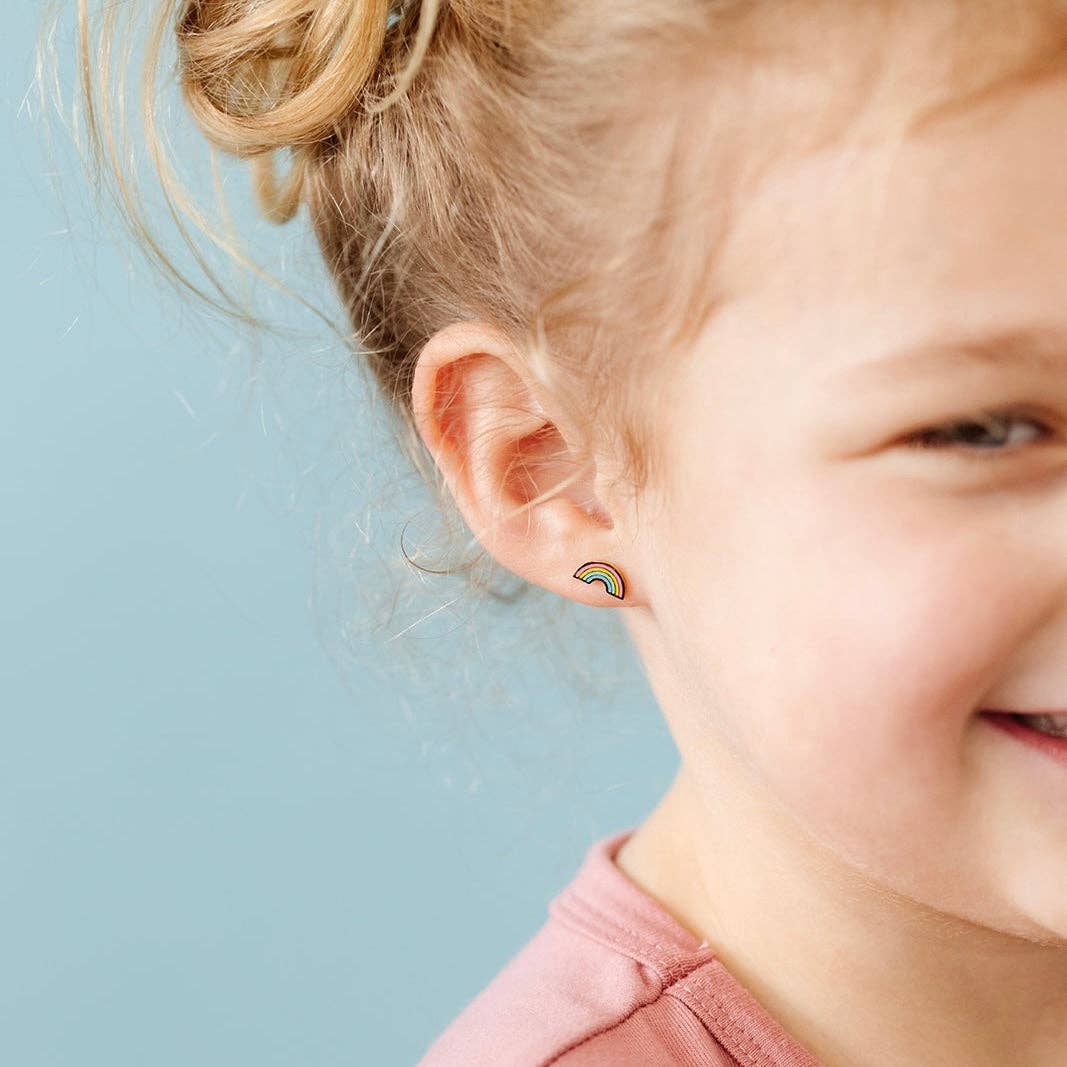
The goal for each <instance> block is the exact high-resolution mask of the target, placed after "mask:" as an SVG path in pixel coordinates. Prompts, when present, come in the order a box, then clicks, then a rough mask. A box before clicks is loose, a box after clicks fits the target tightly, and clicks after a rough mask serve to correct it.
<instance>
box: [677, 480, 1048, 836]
mask: <svg viewBox="0 0 1067 1067" xmlns="http://www.w3.org/2000/svg"><path fill="white" fill-rule="evenodd" d="M789 473H790V477H787V478H786V477H783V478H781V479H780V480H776V481H775V483H774V485H773V488H768V489H767V490H766V491H764V492H761V493H760V494H758V495H756V494H752V493H749V494H747V495H746V496H745V497H744V499H743V500H738V501H736V506H733V504H731V506H729V507H728V508H726V509H721V510H720V511H719V512H718V513H717V514H716V516H715V517H712V516H710V515H709V516H706V517H704V521H703V525H701V522H700V521H697V522H693V521H685V522H681V521H680V522H678V523H676V524H675V528H676V529H679V530H692V529H701V528H702V529H704V530H706V531H714V536H708V537H706V538H705V539H704V543H703V545H700V544H698V543H696V542H695V541H694V543H692V544H691V545H690V546H689V549H688V551H689V552H690V553H691V556H690V558H691V559H694V560H699V562H700V566H698V567H694V568H693V569H692V572H691V573H696V574H699V576H700V577H699V580H698V581H696V582H694V581H687V582H685V583H684V584H683V583H680V582H679V581H678V580H677V578H676V579H675V585H676V588H677V590H678V595H679V600H680V607H681V610H680V611H679V612H678V613H677V616H676V617H677V619H678V620H684V625H678V627H677V629H678V635H677V640H678V647H682V646H685V647H686V652H685V655H686V658H687V661H688V662H689V663H691V664H695V665H696V666H695V668H693V669H692V675H691V676H692V678H693V681H694V682H695V683H696V684H697V685H698V686H699V688H700V692H699V694H697V696H696V699H695V700H694V701H693V702H692V704H691V707H692V708H696V709H700V710H699V711H698V712H693V714H694V715H699V716H700V717H701V719H702V721H698V722H693V723H691V724H690V725H691V728H692V729H693V730H694V731H695V732H696V733H697V734H701V733H702V734H704V735H705V736H706V737H707V739H708V740H709V741H710V742H712V743H716V744H720V745H726V746H728V747H729V748H730V749H732V750H733V751H734V752H735V753H736V754H737V755H739V756H740V757H741V758H742V759H743V761H744V762H745V764H747V766H748V767H749V769H750V772H751V774H752V776H753V778H754V779H756V780H757V781H759V782H760V784H762V786H763V787H765V788H766V789H768V790H770V791H771V792H773V793H775V794H777V796H778V797H779V798H780V799H781V800H782V801H783V802H784V803H785V804H786V805H787V806H788V807H789V808H791V809H793V810H794V811H796V812H797V813H798V814H799V815H801V816H802V817H803V818H804V820H805V821H807V822H808V823H809V824H810V825H811V826H812V827H813V828H814V829H816V831H818V830H819V828H820V827H821V828H822V829H823V830H825V831H827V832H828V833H830V834H832V835H833V836H834V837H835V838H837V839H838V840H839V841H840V842H846V841H851V842H854V843H855V844H856V846H857V848H862V849H863V850H865V851H866V852H867V853H869V852H870V851H871V849H872V848H874V847H876V844H875V839H876V837H877V836H878V834H879V833H880V834H881V836H882V839H883V841H884V843H885V844H886V847H892V846H890V845H889V843H890V842H892V841H895V842H896V843H897V844H896V847H897V848H900V847H908V846H907V845H902V844H901V842H902V841H907V840H909V837H908V835H909V834H913V832H914V833H919V834H921V833H922V831H921V830H920V829H919V827H922V826H926V827H927V828H929V825H930V816H931V812H932V811H939V812H940V814H941V815H942V816H944V817H946V818H951V817H952V815H953V810H954V806H956V805H961V804H962V803H963V802H964V795H965V790H964V789H962V788H961V777H962V776H963V775H964V774H965V771H966V764H965V761H964V759H963V754H964V747H965V745H966V744H967V740H968V737H969V734H968V731H969V730H971V729H972V728H973V726H974V725H975V720H974V719H973V718H972V714H973V712H974V711H976V710H977V706H978V702H979V701H980V700H981V698H982V694H983V692H984V691H986V690H988V689H989V688H990V687H991V686H993V685H994V684H995V681H996V677H997V671H998V668H999V667H1000V666H1002V664H1003V662H1004V661H1005V659H1006V658H1007V657H1008V656H1009V654H1010V652H1011V650H1012V648H1013V647H1014V646H1015V645H1016V644H1017V643H1018V642H1019V641H1020V640H1021V639H1022V636H1024V635H1025V632H1026V628H1027V627H1028V626H1029V625H1032V623H1033V619H1032V613H1033V607H1034V605H1035V604H1037V603H1039V596H1037V595H1036V591H1034V594H1035V595H1031V596H1028V595H1027V592H1026V590H1024V589H1021V588H1020V578H1019V576H1020V574H1023V573H1026V568H1025V567H1022V566H1020V562H1021V561H1020V559H1019V555H1020V553H1021V552H1022V548H1021V546H1020V547H1019V548H1018V549H1017V550H1016V552H1015V553H1014V555H1013V552H1012V549H1011V546H1010V544H1006V543H1005V541H1004V539H1003V537H1002V536H1000V537H998V536H995V534H996V531H995V530H993V529H991V528H988V526H987V527H984V528H983V527H982V525H981V524H980V523H976V522H974V521H971V522H965V521H962V518H963V517H962V514H961V511H962V509H964V508H965V507H966V506H967V505H963V504H960V503H958V502H957V503H955V504H951V505H950V504H946V503H945V501H944V500H943V499H942V500H940V501H938V502H935V501H934V500H933V498H932V497H930V496H928V495H927V496H922V495H921V494H920V493H918V492H917V491H915V490H912V491H910V493H906V492H904V491H901V490H898V491H897V495H896V496H895V497H887V495H886V491H885V487H884V485H879V486H877V487H875V486H874V485H873V484H872V486H871V487H870V488H869V489H867V488H861V489H858V490H857V488H856V485H855V482H853V483H852V484H851V485H849V486H848V487H847V491H845V488H844V487H843V486H842V485H836V486H835V484H834V482H833V479H832V478H828V477H827V476H826V474H825V472H824V473H823V474H822V476H821V477H819V478H815V477H812V476H810V475H809V477H808V479H807V480H805V479H804V478H803V476H802V475H801V474H800V472H798V471H796V470H793V471H791V472H789ZM871 481H872V482H873V479H871ZM876 488H877V491H875V490H876ZM970 506H971V507H972V509H973V506H974V505H973V504H972V505H970ZM972 518H973V512H972ZM861 800H862V803H861V802H860V801H861ZM875 813H877V814H875ZM957 814H958V812H957ZM872 825H880V826H881V827H882V830H881V831H875V832H874V836H873V837H872ZM927 832H929V831H928V829H927ZM910 840H911V841H912V842H914V841H915V840H916V838H915V837H914V836H911V837H910Z"/></svg>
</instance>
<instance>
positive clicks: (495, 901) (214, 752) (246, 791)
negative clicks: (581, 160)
mask: <svg viewBox="0 0 1067 1067" xmlns="http://www.w3.org/2000/svg"><path fill="white" fill-rule="evenodd" d="M34 8H35V5H30V4H17V5H12V7H11V10H9V11H7V12H6V13H5V14H6V18H7V19H8V26H7V31H6V32H5V34H4V35H3V38H2V43H0V49H2V51H3V76H2V77H3V109H4V113H3V128H2V133H0V136H2V137H3V140H4V144H3V151H2V153H0V160H2V164H0V165H2V187H0V195H2V198H3V205H4V221H5V227H4V241H3V251H2V260H0V271H2V272H3V277H2V284H0V292H2V293H3V302H4V321H3V334H4V336H3V351H4V363H3V366H4V370H5V374H6V377H5V380H4V382H3V388H2V389H0V434H2V441H0V444H2V449H0V487H2V506H0V557H2V560H3V612H2V623H0V625H2V632H0V641H2V645H0V649H2V652H0V709H2V710H0V715H2V718H0V727H2V738H0V790H2V792H0V850H2V856H3V874H2V877H0V916H2V918H0V954H2V959H3V964H2V967H0V1063H3V1064H11V1065H18V1067H43V1065H46V1064H48V1065H53V1064H62V1065H65V1067H66V1065H70V1067H73V1065H79V1067H89V1065H92V1067H96V1065H101V1067H104V1065H106V1067H120V1065H131V1067H132V1065H137V1067H143V1065H145V1064H151V1065H153V1067H171V1065H173V1067H178V1065H181V1067H189V1065H190V1064H196V1065H198V1067H208V1065H223V1064H226V1065H230V1064H255V1065H256V1067H268V1065H274V1064H301V1065H334V1064H337V1065H340V1064H345V1065H352V1064H359V1065H364V1064H375V1065H383V1067H387V1065H394V1064H396V1065H400V1064H413V1063H414V1062H415V1061H416V1060H417V1059H418V1057H419V1056H420V1055H421V1053H422V1052H423V1051H424V1049H425V1048H426V1046H427V1045H428V1044H429V1043H430V1041H431V1039H432V1038H433V1037H434V1036H436V1035H437V1034H438V1033H439V1032H440V1031H441V1030H442V1029H443V1028H444V1027H445V1025H446V1024H447V1023H448V1022H449V1021H450V1020H451V1019H452V1018H453V1017H454V1016H455V1015H456V1014H458V1012H459V1011H460V1010H461V1009H462V1007H463V1006H464V1005H465V1004H466V1003H467V1002H468V1001H469V999H470V998H471V997H472V996H473V995H474V994H475V993H476V992H478V991H479V990H480V989H481V988H483V987H484V985H485V984H486V983H487V982H488V981H489V980H490V979H491V977H492V976H493V975H494V974H495V973H496V972H497V971H498V970H499V969H500V967H501V966H502V965H503V964H504V963H505V962H506V961H507V959H508V958H510V956H511V955H513V953H514V952H515V951H517V949H518V948H519V947H520V946H521V945H522V944H523V943H525V941H526V940H527V939H528V938H529V937H530V936H531V935H532V934H533V933H534V932H535V930H536V929H537V928H538V927H539V926H540V924H541V923H542V921H543V919H544V916H545V906H546V903H547V901H548V899H549V898H550V897H551V896H552V895H553V894H554V893H555V892H557V891H558V890H559V889H560V888H561V887H562V886H563V885H564V884H565V883H566V882H567V881H568V880H569V879H570V878H571V877H572V875H573V873H574V871H575V870H576V868H577V866H578V864H579V862H580V860H581V859H582V857H583V855H584V853H585V851H586V849H587V848H588V846H589V844H590V843H591V842H592V841H593V840H595V839H596V838H598V837H600V836H602V835H605V834H607V833H611V832H614V831H615V830H617V829H621V828H623V827H626V826H629V825H632V824H634V823H636V822H638V821H640V819H641V817H642V816H643V815H644V814H645V813H646V812H647V811H648V810H649V809H650V808H651V807H652V806H653V805H654V803H655V801H656V799H657V798H658V796H659V795H660V794H661V792H662V791H663V789H664V788H666V786H667V784H668V783H669V781H670V778H671V776H672V774H673V771H674V767H675V762H676V756H675V752H674V747H673V744H672V743H671V741H670V739H669V736H668V735H667V732H666V729H665V727H664V725H663V723H662V720H661V717H660V714H659V712H658V710H657V709H656V707H655V704H654V701H653V699H652V697H651V695H650V693H649V692H648V689H647V686H646V683H645V681H644V679H643V676H642V675H641V672H640V670H639V668H638V666H637V665H636V664H634V663H633V661H632V659H631V657H630V652H629V649H628V647H627V646H625V644H624V642H623V641H622V640H621V639H620V637H619V634H620V633H621V629H620V630H616V629H615V625H616V623H617V619H616V617H615V615H614V613H612V612H607V611H597V610H595V609H587V608H577V609H575V610H573V611H571V610H569V609H570V607H571V605H569V604H564V603H563V602H561V601H558V600H557V601H556V605H558V607H559V608H561V609H562V608H566V609H567V610H564V611H562V614H561V615H560V620H559V622H558V623H552V622H551V619H552V618H553V613H554V612H555V611H556V607H554V606H553V605H552V603H551V602H550V603H549V604H548V605H547V610H546V609H545V608H542V609H538V608H537V601H536V600H535V599H531V600H529V601H528V602H520V604H518V605H515V606H511V607H508V606H506V605H505V606H504V608H503V609H502V610H500V609H497V608H495V607H494V608H493V609H492V610H490V609H489V608H485V607H483V606H480V605H479V603H478V602H477V601H476V600H474V599H472V598H471V597H469V596H467V597H461V598H460V599H459V600H458V601H457V602H456V603H453V604H449V602H450V601H452V600H453V598H455V597H456V596H458V595H459V594H460V593H461V592H462V586H461V584H459V583H458V582H456V581H455V580H449V581H443V582H441V583H440V584H434V583H425V584H424V583H423V582H422V581H420V579H419V578H418V576H417V575H416V574H415V573H414V572H412V571H411V570H410V569H405V567H404V565H403V561H402V558H401V555H400V551H399V536H400V531H401V528H402V527H403V525H404V523H405V522H407V521H408V520H413V521H412V524H411V526H409V528H408V533H407V535H406V539H405V545H406V546H407V547H408V548H409V550H411V549H412V547H415V546H417V545H418V544H420V543H422V541H423V540H424V539H427V540H428V539H430V538H431V537H432V534H433V531H434V529H435V526H434V523H433V521H432V519H433V516H432V512H430V511H429V510H427V509H428V508H429V506H430V504H429V496H428V494H426V493H424V492H421V491H420V490H419V488H418V486H417V484H416V483H415V482H414V480H413V478H412V477H411V476H409V475H406V474H405V473H404V470H405V468H404V467H403V465H402V462H403V461H402V460H401V459H400V457H399V454H398V452H397V451H396V449H395V448H394V447H393V446H392V445H391V444H390V438H389V436H388V431H387V428H386V426H385V425H384V423H383V421H382V419H381V418H380V416H379V415H378V414H376V413H375V409H374V408H373V406H372V405H371V402H370V394H369V393H368V390H367V389H366V388H365V386H364V384H363V380H362V379H360V378H359V376H358V375H355V374H351V373H346V372H345V370H344V367H345V359H344V357H343V356H342V355H341V354H340V353H339V352H338V351H337V348H336V346H333V347H331V344H330V341H329V338H328V337H327V336H326V335H325V332H324V331H323V330H322V329H321V328H318V327H316V324H315V321H314V319H313V318H312V316H310V315H308V314H306V313H305V312H303V311H301V310H300V308H299V306H298V305H297V304H296V303H295V302H293V301H287V300H285V299H284V298H276V297H272V296H271V295H270V291H269V290H265V289H261V290H257V291H259V292H261V293H264V294H265V295H263V297H262V302H261V304H260V308H261V309H263V308H266V310H267V312H268V313H273V316H274V320H275V321H277V320H278V319H279V318H280V319H281V320H282V321H283V322H284V323H285V325H286V326H287V327H291V328H292V335H291V336H290V337H288V338H283V339H281V340H278V339H274V340H268V341H266V342H264V343H263V344H262V349H261V351H260V352H259V358H260V364H259V372H258V375H256V376H255V382H254V384H253V385H250V384H249V377H250V371H249V368H250V366H252V356H253V355H254V354H255V350H254V347H253V345H254V342H253V341H252V340H251V339H250V338H249V336H248V335H247V334H241V333H240V331H238V330H237V329H235V328H234V327H233V326H231V325H227V324H225V323H223V322H220V321H219V320H217V319H214V320H213V319H211V318H210V317H209V316H206V315H205V314H204V313H203V312H202V311H200V310H199V309H198V308H197V307H196V305H194V304H192V303H190V302H188V301H185V302H182V301H180V300H178V299H177V298H176V297H175V296H174V295H173V294H172V293H171V292H170V291H169V290H168V289H166V288H165V287H163V286H162V285H161V284H159V283H158V282H157V281H156V280H155V277H154V276H153V275H152V274H151V273H150V272H149V270H148V269H147V267H146V266H145V264H144V261H143V260H142V259H140V258H139V257H137V256H136V255H134V254H131V253H129V252H128V250H127V248H126V246H125V245H124V244H123V242H122V240H121V238H120V237H119V236H115V235H113V234H112V232H111V231H112V230H113V229H114V226H113V225H112V224H111V223H110V222H109V219H110V218H111V217H110V216H101V215H98V214H97V213H96V211H95V209H94V208H93V206H92V203H91V201H90V200H89V199H88V198H87V197H86V195H85V193H84V190H83V188H82V185H81V182H82V179H81V176H80V173H79V172H78V170H77V168H76V166H75V163H74V159H73V156H72V153H71V152H70V151H69V149H65V148H64V147H63V145H62V143H59V144H57V148H56V153H55V157H54V158H52V157H50V156H49V154H48V153H47V151H46V150H45V145H46V141H45V140H44V138H43V136H42V121H43V120H42V116H41V113H40V110H41V109H40V106H39V104H38V102H37V101H36V98H35V97H34V95H33V93H32V92H29V91H30V89H31V84H32V73H33V55H32V52H33V41H34V37H35V34H36V28H37V26H36V19H37V18H38V11H36V10H34ZM59 43H60V46H61V48H66V47H68V44H69V42H66V41H64V40H62V39H61V40H60V42H59ZM66 66H67V68H68V70H69V62H68V63H67V64H66ZM28 93H29V95H27V94H28ZM182 143H183V142H179V147H180V146H181V144H182ZM199 143H200V142H199V141H198V140H197V139H194V138H191V137H190V139H189V141H188V144H189V145H198V144H199ZM227 173H228V177H227V181H228V182H229V183H230V187H231V188H232V189H233V190H234V199H235V200H237V201H240V200H241V199H242V198H244V197H245V188H246V186H245V185H244V173H243V171H241V170H240V169H234V170H232V171H231V172H227ZM198 180H200V181H201V182H202V183H203V182H204V181H206V179H198ZM201 191H203V190H201ZM238 223H239V224H240V226H241V228H242V230H243V231H244V232H246V233H249V234H251V235H252V238H253V239H254V240H256V241H259V242H260V243H259V246H258V247H259V248H260V249H261V250H263V257H264V258H265V260H266V262H267V265H268V266H270V267H272V268H273V269H275V270H277V271H279V272H281V273H282V275H283V276H285V277H287V278H288V279H289V280H291V281H294V283H296V282H299V283H300V285H301V286H302V287H303V289H304V291H306V292H308V293H310V294H311V295H313V296H317V297H318V298H319V299H320V301H321V303H322V304H323V306H325V307H326V308H327V309H328V310H330V311H331V312H333V311H335V310H336V309H335V307H334V306H333V305H332V304H331V303H330V295H329V289H328V283H327V282H326V280H325V279H324V278H322V277H321V274H320V273H319V270H320V266H319V264H318V260H317V258H316V254H315V251H314V248H313V247H312V246H311V245H310V243H309V241H308V240H307V238H306V232H305V227H304V226H303V224H302V222H301V221H299V220H298V221H297V222H296V223H294V224H292V225H290V226H288V227H285V228H283V229H279V228H273V227H268V226H266V225H265V224H263V225H260V224H258V223H256V222H255V220H254V219H253V216H252V214H251V213H250V212H249V213H245V214H242V215H241V217H239V218H238ZM172 246H173V243H172ZM316 330H317V334H316ZM577 562H581V561H580V560H576V563H577ZM398 590H399V591H400V592H401V593H402V595H401V596H400V597H399V600H398V607H397V609H396V611H395V612H393V613H392V614H391V615H390V612H389V611H388V610H387V609H388V608H389V605H390V603H391V600H392V597H393V594H394V593H395V592H397V591H398ZM444 604H448V606H447V607H444V608H440V610H438V611H437V612H436V613H435V614H434V615H432V616H429V615H428V613H429V612H430V611H432V610H433V609H434V608H439V607H440V605H444ZM538 611H540V614H537V612H538ZM427 616H428V617H427ZM420 618H422V619H423V621H422V622H418V620H419V619H420ZM372 619H373V620H375V622H374V624H373V625H372V624H371V623H370V622H369V621H368V620H372ZM545 620H549V621H548V622H546V621H545ZM409 626H410V627H411V628H410V629H406V628H407V627H409ZM605 630H607V631H608V632H609V633H610V634H612V635H613V637H614V640H615V646H614V650H611V649H610V647H609V650H608V651H600V650H598V644H599V642H601V640H602V635H603V634H604V631H605ZM401 631H406V632H405V633H404V635H403V636H402V637H399V638H396V639H393V640H390V638H391V637H392V635H393V634H396V633H399V632H401ZM550 639H551V640H553V641H554V644H553V643H548V642H549V641H550ZM561 663H562V667H561V666H560V664H561ZM575 667H578V668H583V667H584V669H585V670H586V673H587V677H588V686H587V687H586V689H584V690H583V689H581V688H576V687H574V686H573V685H572V684H571V682H570V678H571V676H572V673H573V671H574V669H575Z"/></svg>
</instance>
